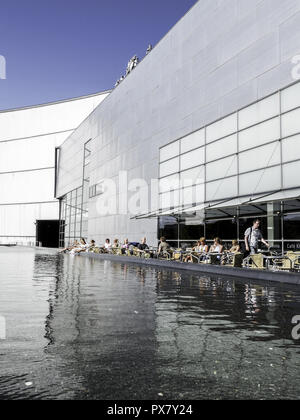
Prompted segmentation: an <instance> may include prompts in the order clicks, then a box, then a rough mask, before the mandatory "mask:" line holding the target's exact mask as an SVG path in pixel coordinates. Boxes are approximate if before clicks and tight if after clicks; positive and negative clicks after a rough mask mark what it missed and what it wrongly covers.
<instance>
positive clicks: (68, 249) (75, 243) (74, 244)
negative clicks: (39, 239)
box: [59, 240, 80, 253]
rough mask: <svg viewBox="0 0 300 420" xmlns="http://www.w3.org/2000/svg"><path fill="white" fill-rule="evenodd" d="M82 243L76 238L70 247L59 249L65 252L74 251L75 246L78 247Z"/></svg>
mask: <svg viewBox="0 0 300 420" xmlns="http://www.w3.org/2000/svg"><path fill="white" fill-rule="evenodd" d="M79 245H80V243H79V242H78V241H77V240H76V241H74V243H73V244H72V245H69V246H68V247H66V248H64V249H62V250H61V251H59V252H60V253H64V252H70V251H72V249H74V248H78V247H79Z"/></svg>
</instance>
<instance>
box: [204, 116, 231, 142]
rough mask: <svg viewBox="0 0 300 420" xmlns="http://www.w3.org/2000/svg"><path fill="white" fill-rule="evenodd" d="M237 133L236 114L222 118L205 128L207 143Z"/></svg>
mask: <svg viewBox="0 0 300 420" xmlns="http://www.w3.org/2000/svg"><path fill="white" fill-rule="evenodd" d="M235 132H237V114H233V115H230V116H229V117H226V118H223V119H222V120H220V121H217V122H216V123H214V124H212V125H209V126H208V127H207V132H206V136H207V143H210V142H212V141H214V140H217V139H220V138H222V137H225V136H229V135H230V134H232V133H235Z"/></svg>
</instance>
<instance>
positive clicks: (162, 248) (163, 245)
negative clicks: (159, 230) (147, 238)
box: [158, 236, 170, 255]
mask: <svg viewBox="0 0 300 420" xmlns="http://www.w3.org/2000/svg"><path fill="white" fill-rule="evenodd" d="M169 248H170V245H169V244H168V243H167V240H166V238H165V237H164V236H162V237H161V238H160V243H159V245H158V255H163V254H166V253H167V251H168V249H169Z"/></svg>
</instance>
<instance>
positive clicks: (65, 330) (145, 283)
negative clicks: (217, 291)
mask: <svg viewBox="0 0 300 420" xmlns="http://www.w3.org/2000/svg"><path fill="white" fill-rule="evenodd" d="M61 264H62V267H63V269H62V270H61V274H60V276H59V278H58V279H57V282H56V288H55V289H54V290H52V292H51V294H50V299H49V302H50V310H49V316H48V317H47V321H46V336H47V338H48V340H49V344H48V346H47V348H46V350H45V351H46V353H47V354H48V355H49V356H52V357H55V358H56V357H57V360H58V361H59V362H58V364H57V369H58V370H59V373H60V375H62V376H65V381H66V387H67V388H68V387H70V386H71V388H72V389H74V392H75V394H77V396H78V397H79V398H93V397H94V398H95V397H97V398H112V397H113V398H117V397H118V396H120V397H123V396H124V395H125V396H126V397H127V398H130V397H131V398H134V397H135V396H137V398H142V397H143V395H146V394H147V391H148V386H149V384H148V383H147V382H146V381H145V379H144V378H145V377H149V378H150V380H153V377H155V374H154V375H153V361H154V356H155V348H156V341H155V334H154V333H155V307H154V302H155V298H156V295H155V285H156V283H155V279H154V281H151V279H152V278H154V273H152V274H151V273H150V274H149V271H148V272H147V273H146V272H145V271H144V270H143V269H140V268H132V267H128V266H126V265H124V266H123V265H120V264H114V263H112V262H109V261H105V262H103V263H101V264H99V262H98V261H94V260H89V259H86V258H78V257H77V258H76V257H75V258H70V257H66V258H64V257H61ZM75 378H76V381H77V384H76V385H74V384H73V380H75ZM151 378H152V379H151ZM154 397H155V395H154V394H153V398H154Z"/></svg>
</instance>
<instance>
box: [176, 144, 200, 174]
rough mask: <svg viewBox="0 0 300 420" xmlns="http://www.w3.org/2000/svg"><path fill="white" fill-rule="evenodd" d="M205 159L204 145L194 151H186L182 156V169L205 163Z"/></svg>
mask: <svg viewBox="0 0 300 420" xmlns="http://www.w3.org/2000/svg"><path fill="white" fill-rule="evenodd" d="M204 159H205V150H204V148H203V147H201V148H200V149H197V150H193V151H192V152H189V153H186V154H185V155H182V156H181V162H180V168H181V170H182V171H184V170H185V169H190V168H193V167H194V166H200V165H203V163H204Z"/></svg>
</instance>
